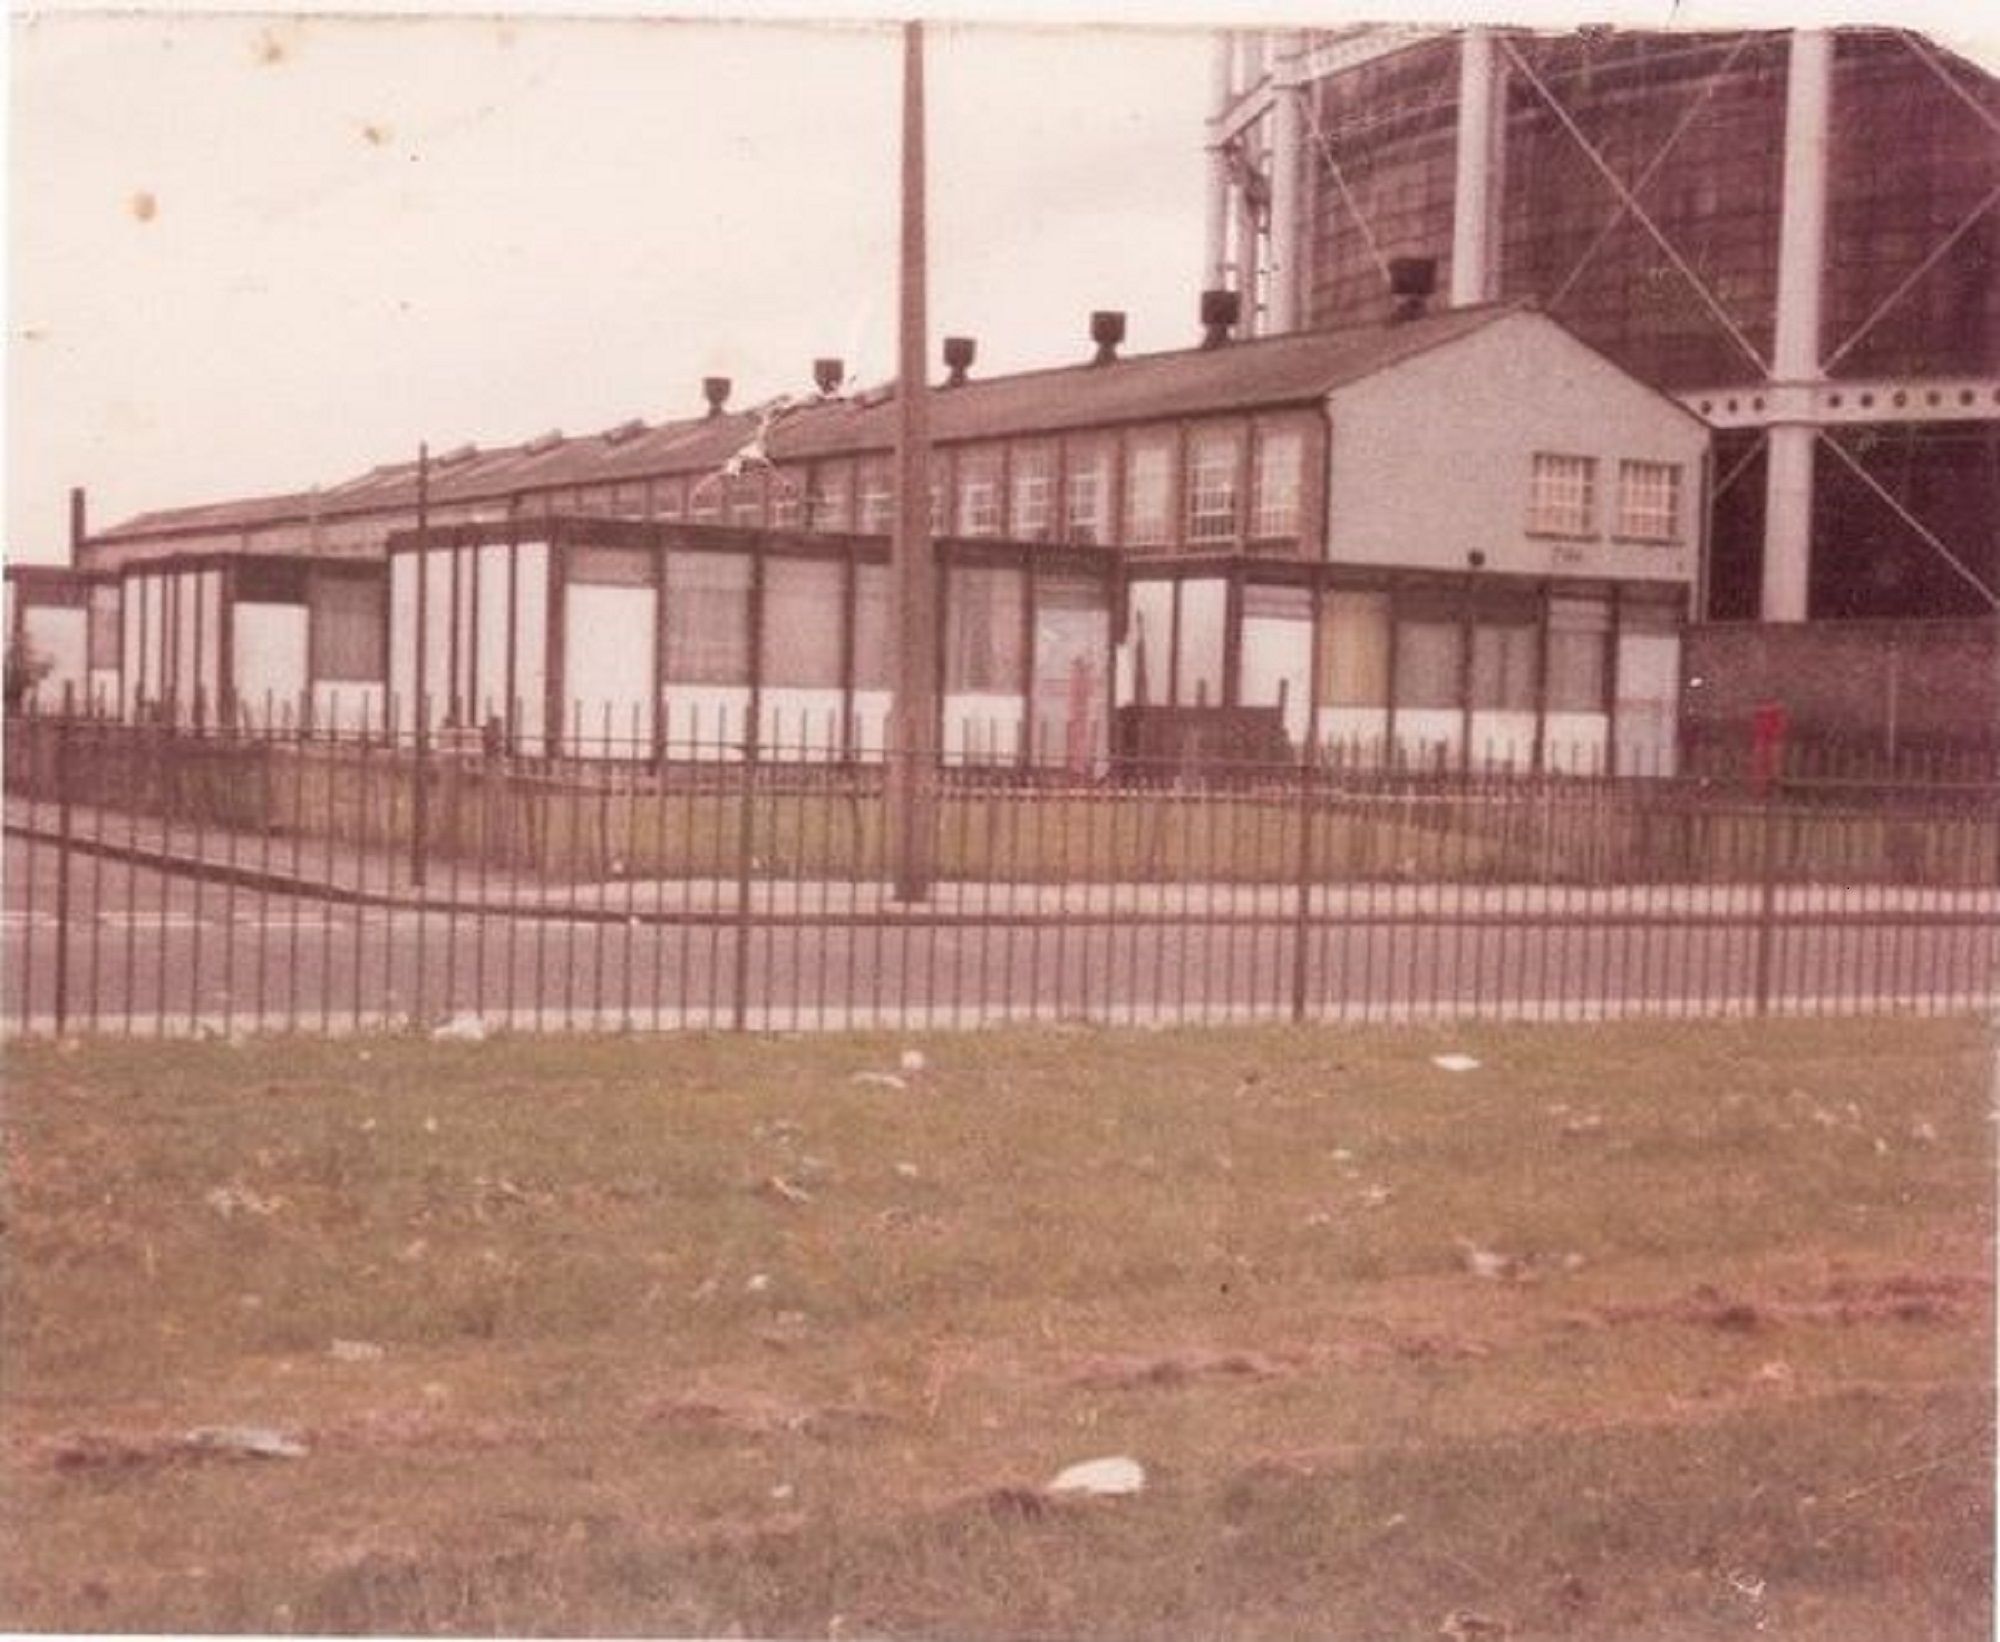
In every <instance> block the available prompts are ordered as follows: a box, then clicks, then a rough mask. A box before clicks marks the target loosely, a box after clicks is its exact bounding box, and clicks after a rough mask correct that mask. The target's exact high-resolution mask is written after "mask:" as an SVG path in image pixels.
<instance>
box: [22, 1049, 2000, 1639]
mask: <svg viewBox="0 0 2000 1642" xmlns="http://www.w3.org/2000/svg"><path fill="white" fill-rule="evenodd" d="M1468 1062H1469V1063H1470V1064H1465V1063H1468ZM1996 1094H2000V1089H1996V1083H1995V1059H1994V1042H1993V1038H1992V1035H1991V1033H1990V1031H1988V1030H1987V1029H1986V1028H1984V1027H1982V1026H1981V1025H1980V1024H1979V1023H1976V1022H1968V1021H1951V1020H1946V1021H1916V1020H1898V1021H1885V1022H1872V1023H1856V1022H1779V1023H1770V1024H1763V1025H1750V1024H1740V1023H1738V1024H1708V1025H1701V1024H1659V1025H1621V1026H1613V1027H1600V1028H1589V1029H1584V1028H1550V1027H1536V1028H1526V1027H1522V1028H1481V1029H1477V1030H1468V1031H1465V1032H1462V1033H1452V1032H1446V1031H1442V1030H1417V1029H1411V1030H1406V1031H1369V1032H1333V1031H1286V1030H1275V1029H1274V1030H1248V1031H1221V1030H1211V1031H1203V1032H1171V1033H1168V1032H1160V1033H1145V1032H1135V1033H1114V1032H1098V1031H1079V1032H1054V1031H1051V1032H1043V1033H995V1034H990V1035H986V1034H970V1035H959V1036H950V1037H945V1036H940V1037H932V1038H880V1037H824V1038H797V1039H726V1038H696V1037H690V1038H684V1039H655V1040H625V1041H617V1040H562V1039H543V1040H505V1039H502V1040H494V1041H489V1042H485V1043H465V1044H457V1043H454V1044H439V1043H426V1042H422V1041H411V1040H390V1039H376V1040H357V1041H351V1042H344V1043H331V1044H329V1043H252V1044H247V1045H229V1044H212V1045H183V1046H157V1045H109V1044H105V1045H86V1046H77V1045H35V1046H27V1047H16V1048H14V1049H12V1050H10V1052H9V1054H8V1060H7V1095H6V1101H5V1109H4V1115H3V1116H0V1130H4V1143H5V1158H6V1198H5V1203H4V1213H5V1225H4V1272H3V1273H0V1282H4V1289H3V1290H0V1300H4V1314H0V1352H3V1353H4V1356H0V1371H4V1373H3V1374H0V1437H4V1446H0V1462H4V1466H5V1476H4V1488H0V1626H5V1627H7V1628H15V1629H58V1630H92V1631H118V1630H161V1629H165V1630H174V1631H199V1632H217V1631H223V1632H229V1631H255V1632H278V1633H282V1632H289V1631H301V1632H316V1633H352V1632H368V1633H385V1632H387V1633H401V1634H419V1633H431V1632H460V1633H464V1632H470V1633H478V1634H510V1635H512V1634H544V1633H563V1634H636V1633H644V1634H652V1635H698V1636H716V1635H758V1636H775V1635H783V1636H808V1635H810V1636H829V1637H855V1636H863V1635H900V1636H925V1637H982V1638H983V1637H1031V1636H1032V1637H1055V1636H1061V1637H1088V1638H1152V1637H1159V1636H1201V1637H1219V1638H1251V1637H1287V1638H1291V1637H1302V1636H1313V1637H1327V1638H1342V1639H1345V1638H1356V1639H1360V1638H1401V1637H1433V1636H1439V1635H1444V1636H1455V1637H1496V1636H1514V1637H1535V1636H1548V1637H1577V1638H1583V1637H1589V1638H1630V1639H1634V1642H1636V1639H1639V1638H1669V1639H1671V1638H1697V1637H1702V1638H1705V1637H1719V1636H1736V1635H1744V1636H1751V1635H1771V1636H1788V1637H1817V1638H1841V1639H1844V1638H1850V1637H1851V1638H1856V1639H1860V1638H1871V1639H1872V1638H1880V1637H1887V1636H1895V1637H1899V1638H1920V1637H1935V1638H1959V1637H1964V1638H1982V1639H1983V1638H1986V1637H1988V1636H1990V1635H1991V1633H1992V1628H1993V1600H1992V1592H1993V1578H1992V1551H1993V1542H1994V1514H1993V1476H1994V1464H1993V1459H1994V1419H1993V1407H1994V1373H1993V1366H1994V1315H1993V1257H1994V1170H1993V1163H1994V1148H1995V1135H1996V1129H1995V1105H1994V1102H1995V1098H1996ZM1112 1459H1119V1460H1125V1461H1129V1462H1132V1463H1131V1464H1129V1465H1125V1466H1121V1467H1113V1468H1111V1470H1112V1471H1113V1472H1114V1473H1116V1474H1117V1477H1118V1480H1120V1482H1121V1483H1122V1486H1123V1487H1124V1488H1125V1489H1126V1490H1127V1491H1124V1492H1118V1493H1109V1494H1092V1493H1089V1492H1080V1491H1066V1490H1062V1489H1058V1488H1054V1487H1052V1486H1051V1485H1052V1483H1054V1482H1055V1480H1056V1479H1057V1477H1058V1475H1059V1473H1062V1472H1063V1471H1064V1470H1065V1469H1066V1468H1069V1467H1072V1466H1075V1465H1077V1464H1079V1463H1083V1462H1090V1461H1098V1460H1112Z"/></svg>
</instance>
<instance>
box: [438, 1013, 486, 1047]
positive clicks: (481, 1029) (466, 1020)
mask: <svg viewBox="0 0 2000 1642" xmlns="http://www.w3.org/2000/svg"><path fill="white" fill-rule="evenodd" d="M431 1037H432V1038H433V1039H434V1040H435V1041H437V1042H439V1043H484V1042H485V1041H486V1023H485V1022H484V1021H483V1020H481V1019H480V1018H479V1017H478V1016H477V1015H454V1016H452V1018H451V1019H450V1020H448V1021H446V1022H445V1023H444V1025H442V1026H440V1027H439V1028H438V1029H437V1030H436V1031H435V1032H433V1033H432V1034H431Z"/></svg>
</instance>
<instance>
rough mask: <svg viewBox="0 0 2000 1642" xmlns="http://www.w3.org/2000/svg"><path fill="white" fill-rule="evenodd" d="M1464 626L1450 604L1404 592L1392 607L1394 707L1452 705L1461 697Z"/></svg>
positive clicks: (1444, 600) (1460, 699) (1440, 599)
mask: <svg viewBox="0 0 2000 1642" xmlns="http://www.w3.org/2000/svg"><path fill="white" fill-rule="evenodd" d="M1464 662H1465V627H1464V624H1463V622H1462V620H1461V619H1460V616H1459V614H1458V611H1457V609H1456V608H1455V605H1454V602H1453V601H1451V600H1449V599H1447V598H1442V597H1426V596H1423V595H1408V596H1405V597H1403V598H1401V599H1399V600H1398V604H1397V610H1396V681H1395V689H1396V705H1397V706H1398V707H1457V706H1459V705H1460V704H1461V702H1462V700H1463V697H1462V694H1461V691H1462V689H1463V676H1462V675H1463V668H1464Z"/></svg>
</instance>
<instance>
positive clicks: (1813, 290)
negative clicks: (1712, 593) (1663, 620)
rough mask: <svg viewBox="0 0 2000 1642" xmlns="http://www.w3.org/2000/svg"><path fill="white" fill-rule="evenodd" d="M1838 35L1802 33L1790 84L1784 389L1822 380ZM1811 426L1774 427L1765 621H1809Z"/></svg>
mask: <svg viewBox="0 0 2000 1642" xmlns="http://www.w3.org/2000/svg"><path fill="white" fill-rule="evenodd" d="M1832 102H1833V36H1832V35H1831V34H1830V33H1828V32H1827V31H1826V30H1824V29H1799V30H1796V31H1795V32H1794V33H1793V35H1792V39H1791V54H1790V61H1789V67H1788V70H1787V73H1786V80H1785V167H1784V201H1783V205H1782V207H1781V210H1780V212H1779V217H1778V301H1777V314H1776V335H1775V340H1774V344H1773V349H1772V359H1771V371H1772V375H1773V377H1774V378H1775V379H1776V381H1777V382H1778V383H1779V384H1781V385H1784V384H1791V383H1807V382H1812V381H1815V380H1817V379H1818V377H1819V375H1820V352H1819V350H1820V298H1821V291H1822V289H1823V287H1824V284H1825V274H1826V215H1827V132H1828V126H1829V123H1830V118H1831V112H1832ZM1817 437H1818V435H1817V433H1816V431H1815V429H1814V427H1813V426H1812V424H1811V423H1808V422H1781V423H1775V424H1773V426H1772V427H1771V430H1770V454H1769V458H1768V467H1767V471H1766V476H1765V486H1764V581H1763V597H1762V600H1761V603H1760V607H1759V608H1760V613H1761V615H1762V617H1763V619H1764V620H1765V621H1803V620H1805V617H1806V590H1807V585H1808V580H1809V573H1810V569H1811V562H1812V497H1813V444H1814V441H1815V439H1816V438H1817Z"/></svg>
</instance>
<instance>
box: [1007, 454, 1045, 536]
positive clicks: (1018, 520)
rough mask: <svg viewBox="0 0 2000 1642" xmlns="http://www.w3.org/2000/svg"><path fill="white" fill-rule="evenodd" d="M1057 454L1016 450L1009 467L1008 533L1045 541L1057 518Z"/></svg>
mask: <svg viewBox="0 0 2000 1642" xmlns="http://www.w3.org/2000/svg"><path fill="white" fill-rule="evenodd" d="M1055 484H1056V453H1055V451H1054V449H1053V448H1051V447H1050V446H1048V445H1022V446H1017V447H1015V449H1014V451H1013V453H1012V455H1011V457H1010V459H1009V461H1008V464H1007V490H1008V522H1007V533H1008V534H1009V535H1010V536H1012V537H1014V538H1015V540H1017V541H1024V542H1036V541H1041V540H1042V539H1043V538H1045V537H1046V536H1047V535H1048V533H1049V525H1050V522H1051V521H1052V520H1053V519H1054V518H1055Z"/></svg>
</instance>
